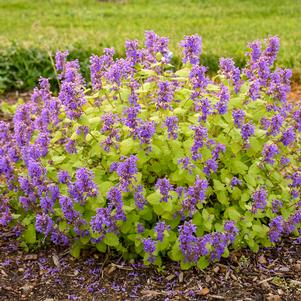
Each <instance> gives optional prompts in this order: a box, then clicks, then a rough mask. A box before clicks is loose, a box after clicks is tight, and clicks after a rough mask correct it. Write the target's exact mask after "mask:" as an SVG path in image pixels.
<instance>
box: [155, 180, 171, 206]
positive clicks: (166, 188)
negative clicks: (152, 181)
mask: <svg viewBox="0 0 301 301" xmlns="http://www.w3.org/2000/svg"><path fill="white" fill-rule="evenodd" d="M155 187H156V189H159V190H160V193H161V195H162V197H161V199H160V202H168V199H170V198H171V195H169V192H170V191H173V186H172V185H171V184H170V182H169V180H168V179H167V178H164V179H158V180H157V183H156V185H155Z"/></svg>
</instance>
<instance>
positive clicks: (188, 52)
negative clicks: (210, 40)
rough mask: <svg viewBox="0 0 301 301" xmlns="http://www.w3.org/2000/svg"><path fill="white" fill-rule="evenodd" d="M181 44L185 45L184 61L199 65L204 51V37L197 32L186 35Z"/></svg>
mask: <svg viewBox="0 0 301 301" xmlns="http://www.w3.org/2000/svg"><path fill="white" fill-rule="evenodd" d="M180 46H182V47H183V62H184V63H187V62H189V63H191V64H192V65H197V64H199V62H200V55H201V53H202V38H201V37H200V36H199V35H197V34H195V35H192V36H185V38H184V40H183V41H181V43H180Z"/></svg>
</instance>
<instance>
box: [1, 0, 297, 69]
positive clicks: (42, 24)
mask: <svg viewBox="0 0 301 301" xmlns="http://www.w3.org/2000/svg"><path fill="white" fill-rule="evenodd" d="M300 25H301V0H249V1H242V0H194V1H193V0H149V1H147V0H133V1H131V0H128V1H126V0H123V1H122V0H120V1H104V0H103V1H99V0H98V1H97V0H34V1H33V0H0V46H1V47H2V48H3V47H5V46H6V45H9V44H10V42H11V41H16V42H18V43H21V44H22V45H25V46H26V47H31V46H35V47H38V48H51V49H57V48H60V49H65V48H69V47H72V46H74V45H75V47H79V48H91V49H93V50H94V51H96V52H99V53H100V52H101V50H102V49H103V48H104V47H111V46H113V47H115V48H116V50H117V51H118V52H122V51H123V47H124V46H123V45H124V41H125V40H126V39H135V38H136V39H139V40H140V41H141V42H142V41H143V34H144V31H145V30H149V29H153V30H155V31H156V32H157V33H158V34H160V35H164V36H168V37H170V46H171V47H170V48H171V49H172V51H174V52H175V53H176V54H177V55H178V54H179V49H177V45H178V42H179V41H180V40H181V39H182V37H183V36H184V35H189V34H194V33H198V34H200V35H201V36H202V37H203V51H204V54H205V55H209V56H210V55H212V56H218V57H220V56H233V57H241V56H243V54H244V53H245V51H246V45H247V42H249V41H252V40H254V39H257V38H259V39H263V38H265V37H267V36H268V35H269V34H271V35H278V36H279V37H280V38H281V52H280V63H281V65H285V66H287V67H294V68H295V69H298V68H300V67H301V26H300Z"/></svg>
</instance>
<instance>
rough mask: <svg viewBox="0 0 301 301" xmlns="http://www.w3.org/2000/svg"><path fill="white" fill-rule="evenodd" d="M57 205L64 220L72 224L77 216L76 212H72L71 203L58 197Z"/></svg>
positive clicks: (65, 198)
mask: <svg viewBox="0 0 301 301" xmlns="http://www.w3.org/2000/svg"><path fill="white" fill-rule="evenodd" d="M59 203H60V207H61V209H62V212H63V214H64V216H65V218H66V219H67V220H68V221H69V222H73V221H74V220H75V219H76V218H77V217H78V216H79V214H78V212H77V211H75V210H74V207H73V203H72V201H71V199H70V198H68V197H66V196H60V199H59Z"/></svg>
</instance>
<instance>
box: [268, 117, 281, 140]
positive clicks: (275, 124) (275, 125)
mask: <svg viewBox="0 0 301 301" xmlns="http://www.w3.org/2000/svg"><path fill="white" fill-rule="evenodd" d="M283 120H284V118H283V117H282V116H281V115H280V114H278V115H275V116H273V117H272V120H271V123H270V128H269V131H268V135H272V136H277V135H278V134H279V133H280V129H281V127H282V123H283Z"/></svg>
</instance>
